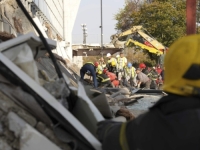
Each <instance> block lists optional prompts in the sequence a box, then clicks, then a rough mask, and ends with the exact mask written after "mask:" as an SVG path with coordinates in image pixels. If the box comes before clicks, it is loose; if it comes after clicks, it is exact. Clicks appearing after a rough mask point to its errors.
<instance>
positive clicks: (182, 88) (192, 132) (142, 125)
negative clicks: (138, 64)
mask: <svg viewBox="0 0 200 150" xmlns="http://www.w3.org/2000/svg"><path fill="white" fill-rule="evenodd" d="M199 41H200V35H190V36H185V37H182V38H180V39H179V40H177V41H176V42H175V43H173V44H172V45H171V46H170V48H169V49H170V50H169V51H168V53H167V54H166V56H165V60H164V66H165V83H164V87H163V88H164V91H165V92H167V93H168V95H167V96H163V97H162V98H161V99H160V100H159V101H158V102H157V103H156V104H155V105H154V106H153V107H151V108H150V109H149V111H148V112H146V113H144V114H142V115H140V116H138V117H137V118H136V119H134V120H131V121H129V122H125V123H119V122H114V121H110V120H109V121H108V120H107V121H102V122H99V123H98V127H99V128H98V132H97V134H98V137H99V140H100V141H101V142H102V149H103V150H111V149H114V150H188V149H191V150H198V149H200V145H199V139H200V128H199V127H200V117H199V116H200V92H199V91H200V75H199V68H200V67H199V65H200V59H199V58H200V51H199V49H200V45H199ZM173 64H177V65H173ZM180 66H181V67H180Z"/></svg>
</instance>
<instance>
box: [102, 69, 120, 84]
mask: <svg viewBox="0 0 200 150" xmlns="http://www.w3.org/2000/svg"><path fill="white" fill-rule="evenodd" d="M103 73H104V74H106V75H107V76H108V77H109V78H110V81H111V82H112V84H113V86H114V87H119V81H118V80H117V76H116V75H115V74H114V73H112V72H109V71H108V70H107V69H104V70H103Z"/></svg>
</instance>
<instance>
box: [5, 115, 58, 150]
mask: <svg viewBox="0 0 200 150" xmlns="http://www.w3.org/2000/svg"><path fill="white" fill-rule="evenodd" d="M7 118H8V124H9V129H10V131H13V132H14V133H15V137H17V138H19V142H20V143H19V145H20V150H35V149H48V150H61V149H60V148H59V147H58V146H56V145H55V144H54V143H52V142H51V141H50V140H48V139H47V138H46V137H45V136H43V135H42V134H41V133H39V132H38V131H37V130H35V129H34V128H33V127H31V126H30V125H29V124H28V123H26V122H25V121H24V120H23V119H21V118H20V117H19V116H18V115H17V114H15V113H13V112H9V114H8V116H7Z"/></svg>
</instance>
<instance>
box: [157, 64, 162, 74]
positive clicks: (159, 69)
mask: <svg viewBox="0 0 200 150" xmlns="http://www.w3.org/2000/svg"><path fill="white" fill-rule="evenodd" d="M156 72H157V73H158V75H160V73H161V72H162V69H161V67H160V65H159V64H158V65H157V68H156Z"/></svg>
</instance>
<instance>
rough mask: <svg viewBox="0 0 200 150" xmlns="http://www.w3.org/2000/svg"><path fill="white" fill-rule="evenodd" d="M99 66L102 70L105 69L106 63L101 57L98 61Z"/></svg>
mask: <svg viewBox="0 0 200 150" xmlns="http://www.w3.org/2000/svg"><path fill="white" fill-rule="evenodd" d="M99 65H100V66H101V67H102V69H105V68H106V63H105V61H104V58H103V57H101V58H100V59H99Z"/></svg>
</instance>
